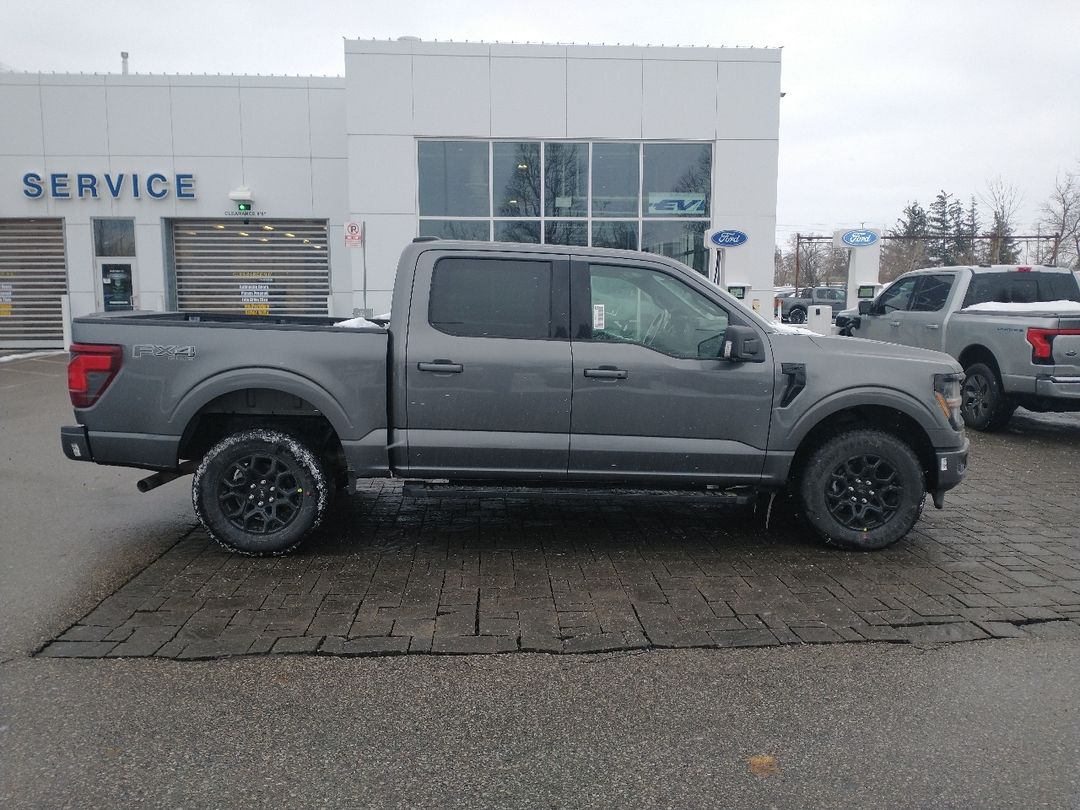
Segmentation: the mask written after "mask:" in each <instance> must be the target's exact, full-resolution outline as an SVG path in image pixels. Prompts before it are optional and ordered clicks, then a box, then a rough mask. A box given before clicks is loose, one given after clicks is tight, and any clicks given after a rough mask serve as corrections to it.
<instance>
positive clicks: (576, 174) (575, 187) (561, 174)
mask: <svg viewBox="0 0 1080 810" xmlns="http://www.w3.org/2000/svg"><path fill="white" fill-rule="evenodd" d="M588 193H589V145H588V144H587V143H545V144H544V209H545V210H544V214H545V216H549V217H583V216H585V215H586V214H587V213H588V210H589V209H588V204H589V202H588V197H587V195H588Z"/></svg>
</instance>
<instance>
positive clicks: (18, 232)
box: [0, 219, 67, 349]
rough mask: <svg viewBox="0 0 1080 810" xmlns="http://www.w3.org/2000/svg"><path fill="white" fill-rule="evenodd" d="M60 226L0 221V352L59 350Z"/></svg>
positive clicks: (63, 288) (63, 280) (63, 279)
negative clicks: (8, 350)
mask: <svg viewBox="0 0 1080 810" xmlns="http://www.w3.org/2000/svg"><path fill="white" fill-rule="evenodd" d="M66 292H67V264H66V262H65V259H64V223H63V220H60V219H0V348H3V349H38V348H63V346H64V320H63V314H62V310H61V305H60V296H62V295H64V294H65V293H66Z"/></svg>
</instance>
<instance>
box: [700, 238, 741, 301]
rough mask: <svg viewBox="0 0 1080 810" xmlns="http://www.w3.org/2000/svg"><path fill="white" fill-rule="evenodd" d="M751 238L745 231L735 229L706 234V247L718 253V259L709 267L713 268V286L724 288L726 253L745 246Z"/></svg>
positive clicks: (711, 279) (711, 274)
mask: <svg viewBox="0 0 1080 810" xmlns="http://www.w3.org/2000/svg"><path fill="white" fill-rule="evenodd" d="M749 238H750V237H748V236H747V235H746V234H745V233H744V232H743V231H737V230H735V229H733V228H714V229H713V230H711V231H706V232H705V247H706V248H708V249H709V250H712V251H715V252H716V258H715V259H714V260H713V261H711V262H709V267H711V268H712V270H711V272H710V273H709V280H710V281H712V283H713V284H715V285H717V286H718V287H723V286H724V251H725V250H726V249H728V248H735V247H739V245H745V244H746V242H747V240H748V239H749Z"/></svg>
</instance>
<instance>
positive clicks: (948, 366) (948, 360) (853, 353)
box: [770, 332, 963, 373]
mask: <svg viewBox="0 0 1080 810" xmlns="http://www.w3.org/2000/svg"><path fill="white" fill-rule="evenodd" d="M770 337H771V338H772V343H773V346H774V348H775V349H776V351H777V355H778V357H777V359H778V360H783V345H784V343H786V342H787V341H792V342H795V341H797V342H798V343H799V344H801V345H803V346H805V342H807V341H809V342H810V343H813V344H814V345H815V346H817V347H818V348H819V349H820V350H821V351H822V352H825V353H827V354H831V355H835V356H836V357H837V359H838V360H839V359H840V358H843V359H845V360H850V359H853V358H863V359H865V360H870V361H873V360H878V361H881V360H886V361H888V360H896V361H901V362H908V363H921V364H926V363H931V364H933V365H936V366H939V367H940V371H941V372H942V373H947V372H950V371H962V370H963V369H962V367H961V366H960V364H959V363H958V362H957V361H956V360H955V359H953V357H952V356H950V355H948V354H945V352H937V351H933V350H932V349H920V348H917V347H915V346H901V345H900V344H899V343H882V342H880V341H877V340H866V339H865V338H857V337H843V336H840V335H817V334H815V335H801V334H800V335H794V334H788V333H779V332H776V333H773V334H772V335H770Z"/></svg>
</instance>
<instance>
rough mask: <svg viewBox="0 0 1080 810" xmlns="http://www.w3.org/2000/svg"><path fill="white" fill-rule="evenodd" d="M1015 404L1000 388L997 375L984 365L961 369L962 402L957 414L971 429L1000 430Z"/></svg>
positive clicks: (1009, 416)
mask: <svg viewBox="0 0 1080 810" xmlns="http://www.w3.org/2000/svg"><path fill="white" fill-rule="evenodd" d="M1015 410H1016V405H1015V404H1013V403H1012V402H1010V401H1009V398H1008V397H1007V396H1006V395H1005V392H1004V391H1003V390H1002V388H1001V381H1000V380H999V379H998V375H997V372H995V371H994V369H992V368H991V367H990V366H988V365H987V364H986V363H972V364H971V365H970V366H968V367H967V368H966V369H964V387H963V403H962V404H961V406H960V413H961V415H962V416H963V417H964V424H965V425H967V426H968V427H969V428H971V429H972V430H981V431H993V430H1001V429H1002V428H1003V427H1005V425H1007V424H1008V423H1009V420H1010V419H1011V418H1012V415H1013V411H1015Z"/></svg>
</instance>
